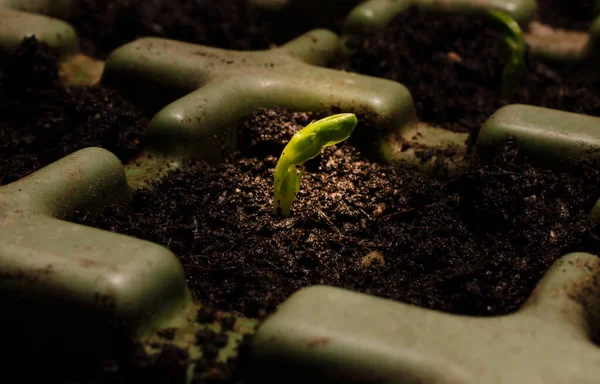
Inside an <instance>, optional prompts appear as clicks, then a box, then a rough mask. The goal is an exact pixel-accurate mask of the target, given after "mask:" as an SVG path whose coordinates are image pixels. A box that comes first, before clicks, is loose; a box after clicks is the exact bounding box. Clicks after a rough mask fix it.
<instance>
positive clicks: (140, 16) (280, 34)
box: [70, 0, 350, 58]
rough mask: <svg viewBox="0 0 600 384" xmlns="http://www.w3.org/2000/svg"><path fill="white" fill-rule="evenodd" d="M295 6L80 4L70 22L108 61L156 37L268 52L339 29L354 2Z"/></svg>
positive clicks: (106, 0) (204, 1)
mask: <svg viewBox="0 0 600 384" xmlns="http://www.w3.org/2000/svg"><path fill="white" fill-rule="evenodd" d="M302 3H304V2H302V1H298V2H292V3H291V8H289V9H288V10H286V11H285V12H281V13H272V12H266V11H263V10H260V9H258V8H256V7H254V6H252V5H251V4H249V1H247V0H220V1H214V0H194V1H189V0H82V1H81V2H80V6H79V8H78V11H77V12H76V13H75V14H74V16H73V17H72V18H71V20H70V22H71V23H72V24H73V25H74V26H75V29H76V30H77V31H78V33H79V35H80V37H81V46H82V50H83V51H84V52H85V53H87V54H89V55H91V56H95V57H99V58H104V57H106V56H108V54H109V53H110V52H111V51H112V50H114V49H116V48H118V47H119V46H121V45H123V44H126V43H129V42H131V41H133V40H135V39H136V38H139V37H144V36H157V37H164V38H169V39H174V40H182V41H186V42H190V43H195V44H202V45H209V46H214V47H219V48H226V49H239V50H255V49H267V48H269V47H270V46H271V45H272V44H282V43H284V42H287V41H288V40H290V39H292V38H295V37H297V36H298V35H300V34H302V33H304V32H307V31H309V30H311V29H313V28H317V27H327V28H329V29H334V30H339V27H340V25H341V21H342V18H343V15H345V13H346V12H347V11H348V10H349V9H350V4H346V5H342V6H340V5H339V4H336V6H334V5H333V4H319V6H318V7H317V8H315V6H310V4H302Z"/></svg>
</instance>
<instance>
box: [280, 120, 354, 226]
mask: <svg viewBox="0 0 600 384" xmlns="http://www.w3.org/2000/svg"><path fill="white" fill-rule="evenodd" d="M356 124H357V119H356V116H355V115H354V114H353V113H340V114H337V115H332V116H329V117H326V118H324V119H321V120H317V121H313V122H312V123H310V124H308V125H307V126H306V127H304V128H302V129H301V130H300V131H299V132H298V133H296V134H295V135H294V136H292V138H291V140H290V141H289V143H288V144H287V145H286V146H285V148H284V149H283V152H281V157H280V158H279V161H278V162H277V166H276V167H275V174H274V177H273V212H274V213H275V214H278V215H282V216H285V217H288V216H289V215H290V211H291V208H292V203H293V202H294V200H296V194H297V193H298V191H299V190H300V183H301V182H302V175H303V174H304V169H300V170H299V169H298V168H297V167H298V166H301V165H302V164H304V163H305V162H306V161H307V160H310V159H312V158H314V157H316V156H317V155H318V154H319V153H321V150H322V149H323V148H325V147H328V146H330V145H334V144H338V143H340V142H342V141H344V140H346V139H347V138H348V137H350V135H351V134H352V132H353V131H354V127H356Z"/></svg>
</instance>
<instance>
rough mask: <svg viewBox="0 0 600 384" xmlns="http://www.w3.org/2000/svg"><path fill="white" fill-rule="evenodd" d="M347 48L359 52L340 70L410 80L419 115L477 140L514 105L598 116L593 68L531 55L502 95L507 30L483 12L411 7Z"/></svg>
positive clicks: (408, 84) (597, 76)
mask: <svg viewBox="0 0 600 384" xmlns="http://www.w3.org/2000/svg"><path fill="white" fill-rule="evenodd" d="M348 46H349V48H351V49H352V50H353V53H352V54H351V55H350V57H349V58H348V59H346V60H345V61H344V62H339V63H336V64H334V66H335V67H337V68H338V69H342V70H348V71H352V72H358V73H362V74H366V75H371V76H376V77H383V78H387V79H390V80H394V81H398V82H400V83H402V84H404V85H405V86H406V87H407V88H408V89H409V90H410V91H411V93H412V95H413V98H414V102H415V107H416V109H417V114H418V115H419V117H420V119H421V120H423V121H426V122H429V123H433V124H436V125H440V126H442V127H444V128H447V129H450V130H453V131H460V132H471V134H472V135H471V139H473V138H474V137H475V135H476V134H477V132H478V131H479V129H480V128H481V125H482V124H483V122H485V120H487V119H488V118H489V117H490V116H491V115H492V114H493V113H494V112H495V111H496V110H497V109H499V108H500V107H502V106H504V105H506V104H509V103H510V104H514V103H521V104H529V105H537V106H543V107H548V108H553V109H561V110H565V111H571V112H577V113H584V114H589V115H593V116H598V115H599V113H600V92H599V88H598V87H599V85H600V81H599V80H600V74H598V71H597V69H596V68H595V67H594V66H593V65H584V64H571V65H564V66H558V65H553V64H550V63H547V62H544V61H540V60H534V59H532V58H528V60H527V67H528V68H527V72H526V75H524V76H523V77H522V78H521V80H520V81H519V84H518V86H517V88H516V89H515V92H514V94H513V95H511V96H510V97H509V98H508V99H502V98H501V97H500V88H501V83H502V73H503V70H504V66H505V64H506V61H507V57H508V56H507V54H508V53H507V50H506V48H505V47H504V44H503V42H502V36H501V33H500V32H498V31H497V30H495V29H493V28H492V26H491V24H490V22H489V20H488V19H487V18H486V17H485V16H475V15H469V16H464V15H455V14H437V13H431V12H427V13H426V12H421V11H419V10H417V9H414V8H413V9H409V10H407V11H405V12H403V13H402V14H400V15H399V16H398V17H396V18H395V19H394V20H393V21H392V22H391V23H390V25H389V27H388V28H386V29H385V30H384V31H382V32H374V31H364V32H363V33H361V34H358V35H356V36H355V37H354V38H352V39H350V40H349V42H348ZM471 141H473V140H471Z"/></svg>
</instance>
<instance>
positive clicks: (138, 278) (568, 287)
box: [0, 2, 600, 383]
mask: <svg viewBox="0 0 600 384" xmlns="http://www.w3.org/2000/svg"><path fill="white" fill-rule="evenodd" d="M332 3H333V2H332ZM348 3H350V2H348ZM88 4H92V2H88ZM38 11H39V10H38ZM151 16H152V17H154V16H155V15H154V16H153V15H151ZM469 17H470V18H472V22H473V23H475V25H477V26H478V28H479V27H482V25H481V24H478V23H480V21H478V19H477V17H476V16H473V15H470V16H469ZM136 18H137V16H136ZM446 22H447V21H443V23H446ZM424 23H425V24H424V25H428V24H427V22H424ZM450 24H451V25H453V24H452V22H450ZM465 24H467V22H466V21H465ZM444 25H448V24H444ZM144 28H145V27H144ZM458 30H459V32H460V28H458ZM137 33H139V32H135V34H137ZM298 35H299V33H298V34H296V35H295V36H298ZM484 35H493V31H490V33H489V34H488V33H487V32H486V33H485V34H484ZM21 37H24V36H21ZM135 37H137V35H136V36H135ZM133 38H134V37H131V39H133ZM14 39H15V38H13V42H14ZM40 39H41V40H42V41H44V38H43V36H42V37H41V38H40ZM20 40H22V39H19V41H20ZM288 40H290V41H289V42H287V43H285V44H282V45H281V46H280V47H279V48H277V49H271V50H265V51H257V52H250V51H231V50H222V49H219V48H213V47H206V46H200V45H195V44H190V43H185V42H178V41H174V40H168V39H162V38H143V39H138V40H136V41H134V42H130V43H129V42H124V43H127V44H126V45H124V46H122V47H120V48H118V49H116V50H115V51H114V52H113V53H112V54H111V55H110V57H109V58H108V60H107V62H106V63H104V62H101V61H98V60H92V59H90V60H91V61H89V62H86V61H85V58H84V55H80V54H79V53H77V52H76V51H74V53H68V54H63V55H62V56H60V57H59V58H58V59H57V57H58V56H59V55H60V49H58V53H56V52H57V51H56V50H55V51H51V49H52V48H56V47H58V46H57V45H56V44H53V43H52V39H49V42H50V48H48V46H45V45H43V44H41V43H39V42H38V41H37V40H33V39H29V40H27V41H25V42H24V43H22V45H21V46H19V47H18V48H17V51H16V52H13V54H12V55H11V56H9V60H8V61H7V63H9V64H10V63H12V64H10V65H9V66H8V67H7V69H3V71H4V72H5V77H4V79H3V80H4V82H3V84H2V85H3V86H4V92H5V93H6V95H15V94H16V95H19V96H20V97H21V98H16V99H15V101H14V103H13V104H9V103H6V107H5V108H6V110H7V111H11V110H14V111H13V114H9V115H8V116H11V117H10V119H9V118H7V122H6V123H5V124H6V126H7V127H10V128H11V129H12V130H13V131H14V132H13V133H14V135H13V137H15V140H21V141H22V143H21V144H20V145H22V149H20V151H21V152H19V156H17V155H15V156H8V157H7V159H8V161H12V160H13V159H14V158H20V157H23V156H25V157H26V156H29V155H31V153H30V151H29V150H28V147H27V145H29V144H31V143H35V139H37V138H38V137H40V135H43V133H44V132H47V131H44V129H47V130H48V127H46V126H45V124H46V123H44V125H41V124H42V123H41V122H39V123H37V124H31V121H32V120H41V121H49V122H50V123H49V124H50V130H51V131H52V132H54V131H56V130H57V128H62V127H67V128H69V129H66V131H67V132H66V134H64V135H51V136H49V138H48V139H47V141H48V142H49V143H51V144H52V145H54V146H55V148H54V149H52V148H51V151H49V152H51V153H50V154H49V155H48V156H46V155H44V156H43V157H42V156H40V159H39V161H37V162H35V164H33V165H31V166H29V168H26V169H25V168H24V169H25V170H22V171H20V172H22V173H21V174H17V173H15V175H16V176H14V177H13V178H12V179H9V180H7V182H10V183H9V184H7V185H5V186H3V187H1V188H0V204H1V207H2V209H1V210H0V238H1V239H2V241H1V242H0V244H2V246H1V247H0V260H2V262H1V263H0V271H1V272H2V274H1V275H0V276H2V279H1V281H2V284H3V285H2V286H3V287H4V288H5V289H4V290H3V292H4V293H3V294H2V303H3V304H4V305H5V306H6V307H7V308H11V309H18V310H13V311H11V315H10V316H8V317H7V318H5V319H4V320H3V321H4V323H3V327H2V329H3V330H4V331H6V332H4V334H5V336H6V337H5V340H9V341H10V343H9V345H11V346H14V347H15V348H14V350H15V351H17V353H16V354H15V356H21V355H19V354H25V353H30V356H32V357H31V358H32V359H34V361H40V360H44V361H43V364H41V365H40V366H42V367H44V370H43V373H44V374H45V375H55V376H56V377H62V378H63V381H64V380H71V381H75V382H115V381H121V382H132V381H138V380H144V381H146V382H165V381H169V382H186V381H187V382H190V381H191V382H215V381H217V382H219V381H220V382H248V381H250V382H251V381H255V382H264V380H272V379H279V380H285V381H294V380H296V381H299V380H312V381H340V382H347V381H348V380H351V381H356V380H358V381H361V382H362V381H369V382H370V381H377V382H380V381H389V380H392V381H398V380H405V381H406V380H408V381H411V380H412V381H419V380H421V381H422V380H429V381H434V382H444V380H447V378H448V377H450V378H452V379H453V380H454V381H457V382H465V383H470V382H514V381H519V380H521V381H522V380H525V381H532V380H534V378H535V379H540V378H542V380H544V382H557V383H558V382H574V381H576V380H580V381H585V380H588V381H589V380H592V379H591V378H592V377H593V378H595V377H596V376H597V372H596V370H597V367H598V364H596V363H597V360H598V358H600V357H599V356H598V353H597V347H596V346H595V345H594V343H593V342H592V341H591V339H593V338H595V333H596V328H595V327H596V324H597V322H596V321H595V319H596V316H597V303H596V301H597V290H598V286H599V285H598V283H597V276H598V273H597V272H598V265H599V264H598V263H599V262H598V258H597V257H595V256H592V255H591V254H592V253H595V252H597V249H598V245H599V244H598V241H599V240H598V239H599V238H598V224H597V221H595V220H594V219H593V218H594V217H596V216H594V215H592V216H590V212H591V211H592V208H593V207H594V204H595V203H596V201H597V200H598V198H599V197H600V190H598V186H597V182H596V181H597V179H598V171H597V168H598V167H597V160H596V155H595V154H596V153H598V146H599V143H600V140H599V139H598V134H597V133H596V131H597V130H596V129H595V128H596V127H597V126H598V122H597V121H598V119H597V118H596V117H593V116H584V115H581V114H580V113H586V114H588V115H594V114H593V113H590V112H589V110H586V109H585V108H584V107H587V104H586V105H584V107H582V106H581V104H575V106H574V107H572V108H557V107H556V106H555V105H553V104H551V103H550V104H540V105H544V106H549V107H552V108H554V109H543V108H539V107H532V106H526V105H507V104H509V103H513V102H515V100H511V101H507V102H506V101H501V102H499V103H497V104H494V106H493V107H490V108H489V109H486V112H484V113H482V114H481V116H479V117H478V118H473V119H472V121H471V122H470V123H469V124H470V125H468V124H464V122H463V121H462V120H461V119H458V120H453V119H451V118H448V117H445V118H443V119H442V118H441V119H440V120H439V121H435V120H433V119H432V118H430V117H431V116H433V117H436V116H437V114H435V113H432V114H431V115H424V114H423V113H422V109H421V107H420V104H419V103H421V102H422V101H421V100H422V99H420V98H419V97H418V96H420V94H419V93H418V92H416V91H414V90H411V92H409V91H408V90H407V88H406V87H405V86H403V85H402V84H400V83H399V82H397V81H398V80H399V79H394V78H388V79H383V78H384V77H387V76H385V75H381V74H373V75H374V76H376V77H367V76H364V75H359V74H354V73H349V72H344V71H340V70H339V68H340V67H339V62H340V61H334V59H336V58H337V53H338V47H339V46H340V44H341V41H340V39H339V38H338V37H337V36H336V35H335V33H333V32H331V31H327V30H313V31H310V32H308V33H305V34H303V35H301V36H299V37H296V38H295V39H288ZM286 41H287V40H286ZM11 44H13V43H11ZM57 44H58V43H57ZM116 44H121V43H116ZM477 44H481V43H476V44H475V45H477ZM58 45H60V44H58ZM13 46H15V45H14V44H13ZM115 48H116V47H115ZM468 48H469V49H473V47H468ZM501 48H502V47H501V46H500V45H498V46H496V48H493V49H496V50H498V51H501ZM493 49H492V50H493ZM109 50H112V48H109ZM52 52H54V53H52ZM457 55H458V54H457ZM466 56H467V55H465V57H466ZM484 56H485V55H484ZM99 57H100V56H99ZM502 57H504V56H502ZM75 58H77V59H75ZM19 60H21V61H19ZM57 60H58V61H59V63H60V67H58V66H57V64H56V61H57ZM485 60H489V63H490V67H492V66H494V65H496V66H498V67H499V68H500V69H499V70H500V71H501V69H502V66H501V65H497V63H495V61H496V60H499V57H498V56H493V57H489V58H486V59H485ZM24 62H28V63H35V65H33V66H31V65H30V67H29V68H28V67H27V65H25V64H22V65H21V64H19V63H24ZM68 63H74V64H72V65H71V66H69V64H68ZM82 63H93V65H92V66H93V67H94V68H93V70H91V71H88V70H87V69H86V68H88V66H87V65H85V64H82ZM492 64H493V65H492ZM501 64H502V63H501ZM52 65H54V66H52ZM326 65H330V66H335V67H336V68H335V69H331V68H329V69H328V68H324V66H326ZM549 67H550V68H554V67H551V66H550V65H549ZM471 69H472V68H471ZM70 70H72V71H74V72H78V71H80V72H83V73H84V76H83V78H84V80H83V81H81V77H78V78H77V79H79V81H80V82H83V83H90V82H91V83H93V81H92V79H94V78H96V79H98V78H99V77H100V76H99V72H98V70H100V73H102V87H105V88H102V87H99V86H95V87H91V88H80V87H76V88H73V87H72V85H66V84H65V83H61V81H60V79H59V77H58V72H60V71H62V72H63V74H65V73H66V75H65V78H66V79H67V82H68V81H69V79H71V80H72V79H73V78H74V77H73V76H69V75H68V74H69V73H70V72H69V71H70ZM469 70H470V69H469V68H467V72H468V71H469ZM495 70H496V71H498V69H495ZM552 70H554V69H552ZM565 71H566V70H565ZM565 73H566V72H565ZM495 75H497V74H495V72H494V75H492V76H490V77H492V78H493V77H494V76H495ZM19 76H21V77H19ZM377 77H380V78H377ZM546 77H551V76H550V75H547V74H546ZM11 79H12V80H11ZM23 79H30V81H31V83H30V85H29V86H28V87H26V88H25V90H19V87H18V86H15V85H14V84H16V83H18V84H20V83H23V82H24V81H25V80H23ZM394 80H395V81H394ZM11 81H13V83H12V88H11ZM494 81H495V80H493V81H492V80H490V83H493V82H494ZM583 81H584V80H582V82H583ZM75 82H77V81H75ZM407 85H408V84H407ZM561 86H562V83H561ZM408 88H409V89H410V88H411V87H410V85H408ZM11 92H12V93H11ZM19 92H20V93H19ZM578 92H579V93H578ZM411 93H412V94H411ZM565 94H566V95H569V94H573V95H577V97H575V96H573V97H574V99H575V100H577V102H579V101H580V98H579V96H582V95H583V96H582V97H584V98H585V100H586V102H587V100H591V101H590V104H591V105H593V100H594V99H593V98H591V96H587V94H585V93H581V92H580V91H578V90H576V89H575V90H572V89H566V91H565V92H563V93H562V95H561V97H562V96H563V95H565ZM88 95H91V96H88ZM567 97H568V96H567ZM121 98H123V99H121ZM588 98H589V99H588ZM125 99H127V100H128V101H125ZM564 99H566V98H564ZM564 99H562V98H561V101H563V100H564ZM21 100H25V103H23V102H22V101H21ZM36 100H42V102H41V103H38V104H39V105H38V108H35V109H34V111H36V114H32V118H31V119H29V120H28V119H26V118H23V116H21V115H22V112H20V111H23V110H24V108H26V107H27V105H29V104H27V103H30V104H34V101H36ZM44 100H52V101H53V103H46V102H44ZM82 100H83V102H82ZM413 100H414V101H415V104H413ZM486 100H487V99H486ZM516 101H517V102H520V101H519V100H516ZM484 104H485V103H484ZM492 104H493V103H492ZM485 105H486V107H487V104H485ZM505 105H507V106H505ZM415 106H416V107H415ZM501 106H505V107H504V108H500V107H501ZM19 108H20V109H19ZM590 108H593V107H590ZM27 109H28V110H29V108H28V107H27ZM105 109H106V110H108V112H107V111H105ZM557 109H562V110H567V111H572V112H577V113H568V112H565V111H561V110H557ZM582 109H583V110H582ZM456 110H457V113H460V112H461V111H460V108H459V107H456ZM57 111H58V112H57ZM65 111H66V112H65ZM70 111H75V112H74V113H71V112H70ZM142 111H143V112H142ZM19 112H20V113H19ZM339 112H354V113H356V114H357V116H358V118H359V123H358V126H357V128H356V130H355V133H354V134H353V135H352V136H351V137H350V139H349V140H348V142H347V143H344V144H339V145H337V146H334V147H328V148H326V149H325V150H324V152H323V153H322V154H321V155H320V156H318V157H316V158H314V159H312V160H310V161H308V162H307V163H306V164H305V175H304V181H303V183H302V187H301V189H300V192H299V194H298V199H297V201H296V202H295V203H294V206H293V214H292V216H290V217H289V218H280V217H277V216H276V215H275V214H273V209H272V185H273V173H272V172H273V168H274V167H275V164H276V162H277V158H278V156H279V155H280V154H281V151H282V149H283V147H284V146H285V144H286V143H287V141H288V140H289V139H290V137H291V136H292V135H293V134H294V133H295V132H297V131H298V130H299V129H301V128H302V127H304V126H306V125H307V124H309V123H310V122H311V121H313V120H316V119H319V118H320V117H324V116H326V115H329V114H334V113H339ZM61 113H62V115H61ZM77 113H79V114H77ZM92 115H93V116H92ZM97 115H98V116H99V117H97V118H96V116H97ZM146 116H149V117H152V116H153V117H152V120H151V122H149V123H147V121H146V120H145V119H146ZM446 116H451V115H446ZM52 117H54V118H55V119H54V120H52ZM95 120H99V122H97V123H96V122H95ZM446 120H450V122H449V123H447V122H446ZM63 122H65V123H64V124H63ZM17 124H21V126H22V127H23V128H19V130H17V129H15V128H14V127H16V126H17ZM53 124H55V125H53ZM138 124H139V125H141V126H145V125H148V129H147V130H145V131H144V132H142V131H143V129H140V126H139V125H138ZM96 127H97V128H96ZM482 127H483V128H482ZM573 127H577V129H576V131H577V135H573V129H574V128H573ZM77 129H82V131H78V130H77ZM95 129H98V132H99V133H98V137H99V138H96V139H95V140H96V141H87V138H86V136H85V134H91V133H92V132H95ZM4 132H11V131H10V130H9V131H6V130H3V133H4ZM19 132H27V135H28V136H30V137H31V138H23V137H22V136H20V135H19ZM78 132H82V134H79V133H78ZM78 134H79V135H80V136H81V139H80V140H77V139H76V136H77V135H78ZM42 137H43V136H42ZM116 139H118V140H116ZM32 140H33V141H32ZM57 143H58V144H60V145H57ZM64 143H66V144H65V145H64V146H63V144H64ZM115 143H116V145H115ZM34 145H35V144H34ZM79 145H81V146H79ZM90 146H94V147H97V146H104V147H106V148H107V149H109V150H110V151H112V152H113V153H114V154H111V153H110V152H109V151H106V150H103V149H99V148H89V147H90ZM84 147H88V148H84ZM8 148H12V146H8ZM80 148H84V149H81V150H79V151H77V150H78V149H80ZM45 150H46V148H44V151H45ZM61 151H62V152H61ZM115 155H117V156H115ZM63 156H66V157H63ZM60 157H63V158H62V159H60V160H58V161H55V160H57V159H58V158H60ZM384 160H385V161H384ZM52 161H55V162H54V163H52V164H50V165H48V166H46V167H44V166H45V165H47V164H48V163H50V162H52ZM121 164H124V166H122V165H121ZM42 167H43V168H42ZM39 168H41V169H39ZM37 169H39V170H38V171H37V172H35V173H33V174H30V175H29V176H26V177H24V178H21V177H22V176H23V175H24V174H26V173H30V172H31V171H34V170H37ZM18 178H21V179H20V180H18V181H16V182H12V181H13V180H14V179H18ZM81 224H83V225H81ZM94 227H96V228H97V229H96V228H94ZM111 232H113V233H111ZM573 252H580V253H573ZM581 252H589V253H581ZM569 253H570V254H569ZM566 254H569V255H567V256H564V255H566ZM563 256H564V257H563ZM549 268H550V269H549ZM544 276H545V277H544ZM536 286H537V289H535V288H536ZM307 287H310V288H307ZM534 289H535V290H534ZM297 291H299V292H297ZM296 292H297V293H296ZM40 310H41V311H43V312H44V313H45V316H44V320H45V322H46V324H44V325H40V324H39V321H38V318H39V311H40ZM265 319H266V321H265V322H264V323H263V320H265ZM260 323H262V325H261V326H260V327H258V328H257V325H259V324H260ZM32 329H34V330H36V331H35V332H31V330H32ZM255 332H258V333H257V336H256V337H255V338H254V341H252V340H251V339H249V338H248V336H247V335H248V334H252V333H255ZM467 332H468V334H467ZM48 333H50V334H51V336H49V335H48ZM88 333H89V334H90V335H89V336H87V335H88ZM9 336H10V337H9ZM24 336H27V338H25V339H21V338H22V337H24ZM470 338H471V339H473V340H477V342H476V343H475V342H471V339H470ZM31 339H34V340H38V342H39V341H43V342H41V343H38V344H37V345H38V348H37V351H35V352H36V353H32V352H31V351H28V346H30V345H31V343H30V342H23V340H31ZM18 341H21V342H18ZM59 344H60V345H61V347H62V348H58V347H57V345H59ZM250 347H252V348H250ZM91 349H93V353H90V352H88V351H90V350H91ZM48 351H52V352H53V354H54V356H55V357H56V359H53V358H49V357H48ZM515 351H518V352H515ZM88 353H89V354H88ZM553 353H557V354H558V355H555V354H553ZM64 356H68V357H69V359H66V360H65V358H64ZM498 356H502V357H506V358H508V357H515V359H514V361H513V360H511V361H513V363H511V364H510V366H511V367H512V368H514V369H512V370H511V371H510V372H507V371H506V369H505V367H506V364H499V363H498V362H499V361H500V360H499V358H498ZM42 357H43V359H42ZM70 359H74V360H72V361H78V362H81V364H80V365H79V369H73V368H72V364H68V366H66V365H65V364H64V362H65V361H71V360H70ZM13 360H15V365H14V367H15V368H16V369H19V366H20V365H19V364H18V363H23V362H24V361H27V363H30V362H31V360H24V359H21V358H15V359H13ZM61 361H62V363H61ZM548 361H551V362H553V363H552V364H550V367H552V369H548V367H549V365H548ZM561 363H563V365H566V366H569V367H578V368H577V369H572V370H571V369H569V370H560V368H561ZM274 367H275V368H274ZM59 375H62V376H59ZM65 378H66V379H65Z"/></svg>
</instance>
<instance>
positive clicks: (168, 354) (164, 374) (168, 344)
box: [0, 307, 250, 384]
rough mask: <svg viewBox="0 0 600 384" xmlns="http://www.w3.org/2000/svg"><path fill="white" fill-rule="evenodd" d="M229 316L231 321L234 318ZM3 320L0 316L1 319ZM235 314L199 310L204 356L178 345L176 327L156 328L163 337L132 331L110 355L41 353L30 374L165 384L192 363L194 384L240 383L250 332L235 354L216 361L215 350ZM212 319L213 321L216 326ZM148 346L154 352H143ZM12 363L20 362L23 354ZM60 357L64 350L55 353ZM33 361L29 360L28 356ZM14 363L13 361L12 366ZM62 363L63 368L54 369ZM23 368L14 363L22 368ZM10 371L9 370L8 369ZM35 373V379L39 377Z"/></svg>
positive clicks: (180, 377)
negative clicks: (143, 338) (147, 339)
mask: <svg viewBox="0 0 600 384" xmlns="http://www.w3.org/2000/svg"><path fill="white" fill-rule="evenodd" d="M232 320H233V321H232ZM0 321H1V320H0ZM234 321H235V319H234V318H232V317H228V316H223V314H222V312H218V311H215V310H213V309H210V308H207V307H203V308H202V309H201V310H200V311H199V315H198V323H200V324H201V325H208V324H210V326H211V327H212V329H216V330H209V329H202V330H200V331H198V332H197V333H196V335H195V339H196V342H195V344H196V345H197V346H199V348H200V350H201V351H202V357H200V358H194V359H192V358H191V357H190V355H189V353H188V351H187V349H183V348H179V347H177V346H176V345H175V344H174V343H173V340H174V338H175V335H176V333H177V331H178V330H177V329H175V328H168V329H162V330H159V331H158V332H157V335H158V336H159V337H160V338H161V339H162V340H160V342H152V343H150V344H148V345H143V344H141V343H139V342H137V341H135V340H134V339H133V338H131V337H126V336H123V337H120V338H119V339H118V342H117V344H116V345H115V348H114V351H115V353H114V354H112V355H111V356H110V357H96V358H95V359H94V360H92V361H90V358H89V356H87V355H86V357H84V360H83V361H80V360H78V358H81V356H73V357H72V358H71V360H69V361H71V362H72V364H68V363H65V361H63V360H59V361H54V360H53V359H52V357H46V358H44V357H42V358H40V363H38V364H37V365H36V367H37V368H38V370H37V371H36V372H32V373H31V374H30V375H29V377H30V378H32V379H36V380H34V381H35V382H48V383H59V382H60V383H69V384H104V383H111V384H129V383H146V384H154V383H156V384H164V383H177V384H182V383H185V382H186V372H187V370H188V367H189V366H190V365H191V364H194V374H193V380H192V384H209V383H210V384H218V383H227V384H235V383H243V382H244V381H245V378H246V374H247V372H248V367H247V363H248V362H249V361H250V359H249V357H250V336H249V335H245V336H244V337H243V338H242V340H241V341H240V342H239V343H238V345H237V348H236V353H237V356H236V357H234V358H230V359H228V360H227V361H226V362H220V361H217V354H218V353H219V351H220V350H221V349H222V348H223V347H225V346H226V345H227V343H228V341H229V334H230V331H231V330H232V325H233V323H234ZM215 325H217V326H216V327H215ZM147 347H150V348H152V353H148V352H147ZM26 354H27V351H23V354H21V355H19V356H20V357H21V358H19V359H18V361H16V362H15V363H17V364H18V363H23V359H22V356H23V355H26ZM57 356H58V357H59V358H63V356H64V355H60V354H57ZM27 362H28V363H31V360H28V361H27ZM11 367H13V366H11ZM57 367H63V368H65V369H66V370H57V369H56V368H57ZM22 369H24V368H21V367H19V368H17V370H16V372H18V373H21V372H22ZM10 372H11V373H12V372H13V371H12V370H11V371H10ZM38 378H39V381H37V379H38Z"/></svg>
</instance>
